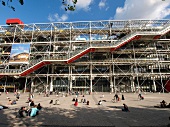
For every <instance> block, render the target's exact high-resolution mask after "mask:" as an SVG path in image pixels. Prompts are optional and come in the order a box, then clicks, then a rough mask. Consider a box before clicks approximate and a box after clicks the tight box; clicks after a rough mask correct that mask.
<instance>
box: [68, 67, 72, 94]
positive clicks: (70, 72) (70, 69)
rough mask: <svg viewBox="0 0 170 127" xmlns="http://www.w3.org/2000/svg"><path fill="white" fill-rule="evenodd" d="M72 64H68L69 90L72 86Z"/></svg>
mask: <svg viewBox="0 0 170 127" xmlns="http://www.w3.org/2000/svg"><path fill="white" fill-rule="evenodd" d="M72 69H73V68H72V65H70V66H69V82H68V83H69V84H68V85H69V87H70V91H72V88H73V83H72Z"/></svg>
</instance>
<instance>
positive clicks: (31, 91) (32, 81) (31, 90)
mask: <svg viewBox="0 0 170 127" xmlns="http://www.w3.org/2000/svg"><path fill="white" fill-rule="evenodd" d="M33 86H34V80H33V78H32V79H31V89H30V93H33Z"/></svg>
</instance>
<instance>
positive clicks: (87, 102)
mask: <svg viewBox="0 0 170 127" xmlns="http://www.w3.org/2000/svg"><path fill="white" fill-rule="evenodd" d="M72 101H74V106H78V98H77V96H76V97H75V98H73V100H72ZM81 103H86V104H87V105H89V103H90V102H89V101H87V100H86V99H85V98H84V95H83V98H82V99H81Z"/></svg>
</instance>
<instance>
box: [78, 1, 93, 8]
mask: <svg viewBox="0 0 170 127" xmlns="http://www.w3.org/2000/svg"><path fill="white" fill-rule="evenodd" d="M92 3H93V0H78V1H77V4H76V9H83V10H85V11H89V10H90V5H91V4H92Z"/></svg>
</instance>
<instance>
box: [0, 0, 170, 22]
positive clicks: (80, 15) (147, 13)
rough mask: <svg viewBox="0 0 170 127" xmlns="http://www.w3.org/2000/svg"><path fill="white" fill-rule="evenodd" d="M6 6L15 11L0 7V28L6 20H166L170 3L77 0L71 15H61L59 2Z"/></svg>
mask: <svg viewBox="0 0 170 127" xmlns="http://www.w3.org/2000/svg"><path fill="white" fill-rule="evenodd" d="M71 1H72V0H68V2H70V3H71ZM10 5H12V6H14V7H15V8H16V11H12V9H10V8H8V7H4V6H2V5H1V7H0V13H1V14H0V25H5V24H6V19H9V18H19V19H21V20H22V21H23V22H24V23H25V24H29V23H49V22H71V21H94V20H110V19H111V20H129V19H169V18H170V0H165V1H162V0H78V2H77V4H76V10H75V11H74V12H71V11H65V10H64V6H63V5H62V0H24V5H23V6H21V5H20V4H19V3H18V2H17V0H13V2H12V3H10Z"/></svg>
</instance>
